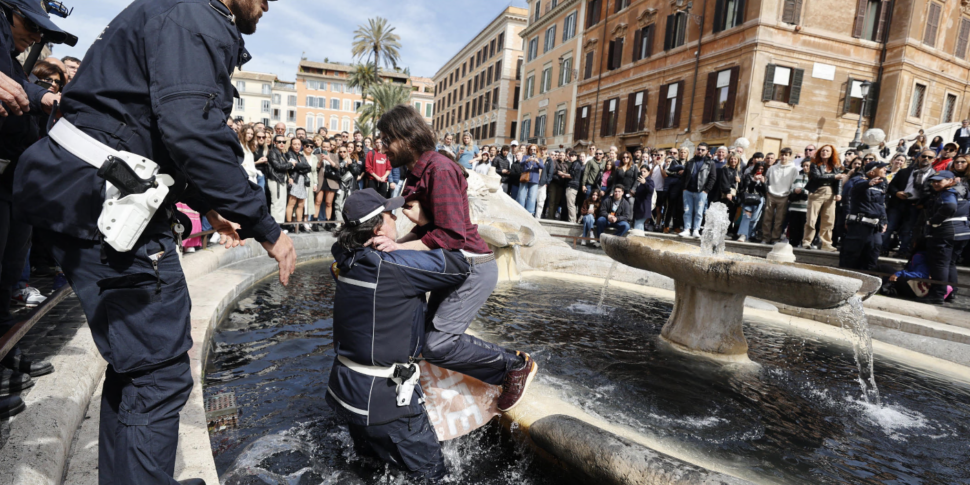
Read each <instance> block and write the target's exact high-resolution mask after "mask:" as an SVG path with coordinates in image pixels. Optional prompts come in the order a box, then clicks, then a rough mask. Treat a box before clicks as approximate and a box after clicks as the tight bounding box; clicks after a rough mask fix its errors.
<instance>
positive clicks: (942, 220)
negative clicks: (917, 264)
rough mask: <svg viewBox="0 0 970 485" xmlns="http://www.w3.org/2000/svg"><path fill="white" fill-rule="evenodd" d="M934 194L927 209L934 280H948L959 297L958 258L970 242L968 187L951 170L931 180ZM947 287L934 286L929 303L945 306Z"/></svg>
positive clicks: (929, 254)
mask: <svg viewBox="0 0 970 485" xmlns="http://www.w3.org/2000/svg"><path fill="white" fill-rule="evenodd" d="M930 183H931V185H932V187H933V191H934V194H933V195H932V196H931V197H930V199H929V201H928V203H927V205H926V207H925V210H926V216H927V221H926V225H927V227H926V249H927V253H928V256H929V266H930V279H933V280H936V281H945V282H948V283H950V285H951V286H953V293H951V294H950V298H952V297H953V295H954V294H956V291H957V290H956V285H957V259H959V257H960V255H961V254H963V248H964V247H966V245H967V241H968V240H970V225H968V223H967V218H968V216H970V201H968V194H967V185H966V184H965V183H958V179H957V178H956V176H955V175H954V174H953V172H950V171H949V170H943V171H940V172H937V173H936V174H934V175H933V176H932V177H930ZM946 286H947V285H932V286H930V291H929V294H928V295H927V296H926V302H927V303H932V304H936V305H941V304H943V297H944V295H945V294H946Z"/></svg>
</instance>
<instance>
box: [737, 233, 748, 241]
mask: <svg viewBox="0 0 970 485" xmlns="http://www.w3.org/2000/svg"><path fill="white" fill-rule="evenodd" d="M747 240H748V237H747V236H745V235H744V234H742V235H740V236H738V242H745V241H747Z"/></svg>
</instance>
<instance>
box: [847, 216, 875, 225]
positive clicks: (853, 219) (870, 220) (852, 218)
mask: <svg viewBox="0 0 970 485" xmlns="http://www.w3.org/2000/svg"><path fill="white" fill-rule="evenodd" d="M845 220H847V221H849V222H861V223H863V224H869V225H872V226H877V225H879V219H878V218H875V217H865V216H863V215H859V214H849V215H847V216H845Z"/></svg>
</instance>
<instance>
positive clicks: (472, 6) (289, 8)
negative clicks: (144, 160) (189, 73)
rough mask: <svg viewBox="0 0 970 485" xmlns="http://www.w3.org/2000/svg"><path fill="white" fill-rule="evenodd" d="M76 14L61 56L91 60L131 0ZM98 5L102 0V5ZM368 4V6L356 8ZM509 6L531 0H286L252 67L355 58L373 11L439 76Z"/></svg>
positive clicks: (272, 9)
mask: <svg viewBox="0 0 970 485" xmlns="http://www.w3.org/2000/svg"><path fill="white" fill-rule="evenodd" d="M63 2H64V4H65V5H66V6H68V7H74V13H73V14H71V16H70V17H68V18H67V19H61V18H59V17H54V21H55V22H56V23H57V25H58V26H60V27H62V28H64V29H65V30H67V31H68V32H71V33H72V34H74V35H76V36H78V39H79V40H78V43H77V46H76V47H67V46H61V45H59V46H55V48H54V55H55V56H57V57H64V56H74V57H78V58H83V56H84V53H85V52H86V51H87V49H88V46H90V45H91V43H92V42H93V41H94V39H95V38H96V37H97V36H98V34H99V33H100V32H101V31H102V30H103V29H104V27H105V26H106V25H108V23H109V22H110V21H111V19H112V18H114V16H115V15H117V14H118V13H119V12H121V10H122V9H124V8H125V7H126V6H127V5H129V4H130V3H131V1H130V0H97V2H92V1H91V0H63ZM93 3H96V4H97V6H96V7H95V6H94V5H93ZM358 5H360V6H361V7H360V8H355V7H356V6H358ZM509 5H515V6H520V7H525V6H526V2H525V0H511V2H510V1H509V0H484V1H483V0H474V1H473V0H437V1H432V0H357V1H350V2H348V1H346V0H340V1H338V0H279V1H276V2H270V3H269V13H267V14H266V15H264V16H263V18H262V20H260V22H259V26H258V27H257V30H256V33H255V34H253V35H251V36H248V37H246V47H247V48H248V49H249V51H250V52H251V53H252V54H253V60H252V61H250V62H249V63H247V64H246V67H245V69H246V70H249V71H258V72H271V73H274V74H276V75H278V76H279V77H280V79H283V80H293V79H294V78H295V74H296V65H297V62H299V60H300V57H301V55H303V56H306V58H307V59H310V60H314V61H323V59H324V58H329V59H330V60H331V61H340V62H350V61H352V59H351V56H350V45H351V42H352V41H353V37H354V30H356V28H357V26H358V25H361V24H364V23H366V22H367V19H368V18H369V17H377V16H381V17H384V18H387V19H388V20H389V21H390V23H391V25H393V26H394V27H396V28H397V30H396V31H395V33H397V34H398V35H400V36H401V46H402V49H401V62H400V65H401V66H402V67H410V68H411V74H412V75H418V76H427V77H431V76H433V75H434V73H435V72H436V71H437V70H438V68H439V67H441V66H442V65H443V64H444V63H445V62H446V61H447V60H448V59H450V58H451V57H452V56H454V55H455V54H456V53H457V52H458V51H459V50H460V49H461V48H462V47H463V46H464V45H465V44H466V43H467V42H468V41H469V40H471V39H472V37H474V36H475V35H476V34H477V33H478V32H479V31H480V30H481V29H482V28H484V27H485V26H486V25H487V24H488V23H489V22H491V21H492V20H493V19H494V18H495V17H496V16H497V15H498V14H499V12H501V11H502V10H504V9H505V8H506V7H508V6H509Z"/></svg>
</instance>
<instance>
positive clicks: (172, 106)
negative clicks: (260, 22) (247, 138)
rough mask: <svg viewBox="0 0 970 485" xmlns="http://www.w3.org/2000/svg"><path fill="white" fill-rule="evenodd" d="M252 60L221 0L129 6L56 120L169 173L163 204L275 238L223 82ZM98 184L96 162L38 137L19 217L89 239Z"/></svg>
mask: <svg viewBox="0 0 970 485" xmlns="http://www.w3.org/2000/svg"><path fill="white" fill-rule="evenodd" d="M249 57H250V56H249V53H247V52H246V49H245V48H244V47H243V39H242V36H241V34H240V33H239V30H238V29H237V28H236V26H235V24H234V23H233V17H232V14H231V13H230V12H229V9H228V8H226V6H225V5H223V4H222V3H221V2H219V1H218V0H135V1H134V2H132V3H131V5H129V6H128V7H127V8H125V9H124V10H123V11H122V12H121V13H120V14H118V16H117V17H115V18H114V20H112V21H111V23H110V24H108V26H107V27H105V28H104V30H103V31H102V32H101V34H100V35H98V37H97V39H95V41H94V43H93V44H92V45H91V47H90V48H89V49H88V51H87V54H86V55H85V57H84V60H83V61H82V62H81V68H80V69H79V70H78V72H77V75H76V76H75V77H74V79H73V80H72V81H71V83H70V84H68V86H67V88H66V89H65V91H64V93H63V97H62V101H61V114H62V115H63V119H66V120H68V121H70V122H71V123H73V124H74V126H76V127H78V128H80V129H81V130H82V131H84V132H85V133H87V134H88V135H90V136H92V137H93V138H95V139H96V140H98V141H99V142H101V143H103V144H105V145H108V146H110V147H112V148H114V149H116V150H124V151H128V152H132V153H136V154H138V155H141V156H143V157H146V158H148V159H151V160H153V161H154V162H155V163H157V164H158V165H159V168H160V172H161V173H165V174H169V175H172V176H173V177H174V178H175V179H176V181H177V182H180V183H177V184H176V187H173V189H172V190H173V193H174V194H175V195H174V196H172V197H170V198H169V200H168V202H172V203H173V204H174V200H176V199H177V200H182V201H184V202H186V203H187V204H189V205H190V206H191V207H192V208H193V209H195V210H197V211H199V213H201V214H205V213H206V212H208V211H209V210H210V209H215V210H216V211H218V212H219V213H220V214H221V215H222V216H223V217H225V218H226V219H229V220H231V221H233V222H237V223H239V224H240V225H242V230H241V231H240V233H241V234H242V236H243V237H255V238H256V240H258V241H260V242H262V241H270V242H275V241H276V239H277V238H278V237H279V234H280V228H279V225H277V224H276V222H275V221H273V219H272V217H270V215H269V211H268V209H267V207H266V203H265V197H262V194H261V191H260V189H259V187H257V186H256V185H255V184H250V183H249V181H248V180H247V179H248V177H247V176H246V172H245V170H244V169H243V168H242V163H241V161H242V158H243V151H242V147H241V146H240V144H239V141H238V138H237V137H236V134H235V133H234V132H233V131H232V130H231V129H229V128H228V127H227V126H226V118H227V117H228V116H229V113H230V112H231V110H232V104H233V97H234V95H235V94H236V92H235V89H234V88H233V86H232V84H231V82H230V76H232V73H233V70H234V69H235V68H236V67H239V66H241V65H242V64H243V63H245V62H246V61H248V60H249ZM186 184H187V185H186ZM104 185H105V182H104V180H103V179H101V178H100V177H98V176H97V170H96V169H95V168H94V167H93V166H91V165H89V164H87V163H85V162H84V161H83V160H81V159H79V158H77V157H75V156H74V155H72V154H70V153H69V152H68V151H67V150H65V149H64V148H63V147H60V146H59V145H57V143H55V142H53V141H52V140H50V139H49V138H46V139H44V140H41V141H40V142H38V143H37V144H35V145H34V146H32V147H30V149H28V150H27V152H25V153H24V154H23V156H22V157H21V159H20V164H19V165H18V167H17V171H16V175H15V180H14V197H15V198H14V200H16V201H18V202H20V203H19V204H17V205H16V206H15V208H14V212H15V216H16V217H18V218H19V219H21V220H23V221H24V222H27V223H29V224H32V225H34V226H37V227H41V228H45V229H50V230H53V231H55V232H60V233H64V234H68V235H71V236H74V237H79V238H82V239H97V238H98V229H97V219H98V216H99V214H100V213H101V205H102V203H103V201H104ZM182 189H184V190H185V192H184V193H183V194H181V196H179V195H178V193H179V192H182ZM173 204H172V205H173ZM164 212H167V211H158V213H157V214H156V218H159V217H165V215H164V214H163V213H164Z"/></svg>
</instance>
